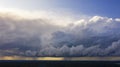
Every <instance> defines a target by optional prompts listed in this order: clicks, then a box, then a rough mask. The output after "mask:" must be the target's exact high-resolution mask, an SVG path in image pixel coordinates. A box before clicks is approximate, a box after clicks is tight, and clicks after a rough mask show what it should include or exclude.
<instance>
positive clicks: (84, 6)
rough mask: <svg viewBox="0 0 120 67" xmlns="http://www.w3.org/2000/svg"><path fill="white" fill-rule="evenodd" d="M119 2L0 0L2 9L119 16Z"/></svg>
mask: <svg viewBox="0 0 120 67" xmlns="http://www.w3.org/2000/svg"><path fill="white" fill-rule="evenodd" d="M119 2H120V1H119V0H114V1H113V0H0V6H1V7H3V8H19V9H25V10H41V9H42V10H63V9H65V10H69V12H72V13H74V14H79V13H82V14H86V15H91V16H93V15H101V16H108V17H114V18H115V17H120V16H119V12H120V9H119V6H120V4H119Z"/></svg>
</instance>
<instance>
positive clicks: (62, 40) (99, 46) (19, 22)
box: [0, 12, 120, 57]
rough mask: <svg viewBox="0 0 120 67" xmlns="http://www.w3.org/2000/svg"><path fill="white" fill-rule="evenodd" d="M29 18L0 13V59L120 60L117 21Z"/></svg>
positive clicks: (101, 18)
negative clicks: (119, 58)
mask: <svg viewBox="0 0 120 67" xmlns="http://www.w3.org/2000/svg"><path fill="white" fill-rule="evenodd" d="M42 14H43V13H42ZM31 16H32V15H31ZM31 16H30V17H29V16H27V17H25V15H24V14H23V15H22V16H21V15H19V14H14V13H10V12H4V13H3V12H1V13H0V56H32V57H39V56H45V57H46V56H54V57H56V56H61V57H72V56H76V57H81V56H120V49H119V48H120V31H119V30H120V19H119V18H109V17H102V16H93V17H86V18H81V19H79V20H75V19H73V18H71V17H66V16H65V17H64V16H59V15H58V16H57V15H54V14H53V16H49V14H47V12H46V13H45V15H42V16H41V14H39V17H36V18H35V17H31Z"/></svg>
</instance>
